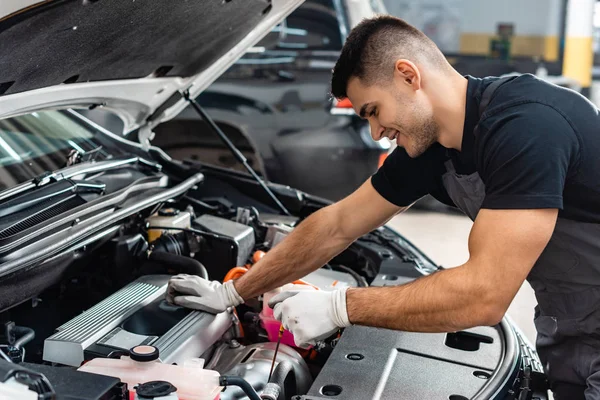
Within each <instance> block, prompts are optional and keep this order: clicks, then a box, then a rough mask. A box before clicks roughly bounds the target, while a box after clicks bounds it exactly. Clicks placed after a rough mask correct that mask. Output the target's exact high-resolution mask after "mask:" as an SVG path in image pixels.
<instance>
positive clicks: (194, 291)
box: [167, 274, 244, 314]
mask: <svg viewBox="0 0 600 400" xmlns="http://www.w3.org/2000/svg"><path fill="white" fill-rule="evenodd" d="M167 302H169V303H171V304H176V305H178V306H181V307H186V308H192V309H194V310H200V311H206V312H209V313H211V314H219V313H222V312H223V311H225V310H227V309H228V308H229V307H235V306H237V305H240V304H242V303H243V302H244V299H242V298H241V297H240V295H239V294H238V292H237V290H235V287H234V286H233V281H227V282H225V283H224V284H221V283H220V282H217V281H208V280H206V279H203V278H201V277H199V276H196V275H186V274H179V275H175V276H174V277H172V278H171V279H170V280H169V285H168V286H167Z"/></svg>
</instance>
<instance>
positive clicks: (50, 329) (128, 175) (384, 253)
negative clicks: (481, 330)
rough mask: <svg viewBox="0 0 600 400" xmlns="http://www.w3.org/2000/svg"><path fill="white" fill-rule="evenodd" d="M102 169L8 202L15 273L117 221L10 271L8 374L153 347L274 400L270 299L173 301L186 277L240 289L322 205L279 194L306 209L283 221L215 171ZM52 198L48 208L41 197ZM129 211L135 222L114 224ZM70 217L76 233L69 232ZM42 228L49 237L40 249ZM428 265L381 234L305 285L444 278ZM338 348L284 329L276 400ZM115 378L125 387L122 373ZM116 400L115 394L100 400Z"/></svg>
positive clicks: (301, 387) (295, 389)
mask: <svg viewBox="0 0 600 400" xmlns="http://www.w3.org/2000/svg"><path fill="white" fill-rule="evenodd" d="M99 170H100V169H99V168H98V167H96V168H95V171H93V172H92V173H89V172H86V171H81V170H80V171H78V175H77V176H76V177H75V176H74V177H69V179H62V180H57V181H52V180H51V179H48V182H49V184H48V185H45V186H43V187H41V188H39V189H36V190H34V191H28V192H25V193H24V194H17V195H15V196H12V197H9V198H8V199H7V200H5V201H4V202H3V203H1V204H0V212H2V210H8V211H5V214H6V215H8V216H9V217H10V218H5V219H4V221H3V222H4V223H3V224H2V226H3V231H2V232H3V233H5V234H4V235H2V239H3V242H2V243H0V253H1V252H2V248H3V247H5V248H7V249H11V251H10V254H8V255H6V256H5V258H4V261H5V262H4V263H3V265H6V264H7V263H10V262H13V263H15V262H16V261H15V258H14V253H15V252H19V251H20V252H22V253H23V254H26V256H25V257H23V258H20V259H19V261H23V260H24V259H26V260H29V259H31V260H33V258H31V254H33V253H35V251H36V250H35V248H34V247H33V246H38V245H39V243H40V240H46V241H50V240H51V239H52V242H55V241H56V240H57V239H56V238H57V237H60V236H61V235H65V232H66V231H68V230H69V229H76V228H78V227H79V226H82V225H84V224H85V223H86V222H88V221H94V220H96V219H98V218H104V220H105V221H108V220H107V219H106V218H107V217H111V216H113V220H112V221H113V222H112V223H105V224H104V225H103V226H102V227H101V229H99V230H98V231H97V233H96V234H95V235H91V233H94V232H91V233H90V235H91V237H90V238H88V239H87V240H84V241H79V242H78V243H77V244H76V245H72V246H68V245H67V246H63V249H64V250H62V251H61V252H55V253H54V254H52V255H48V256H47V257H46V258H44V259H43V260H42V261H41V262H40V261H37V260H36V261H31V262H29V264H26V263H23V264H21V265H19V266H18V267H17V266H15V267H12V269H11V270H9V271H8V272H7V271H5V273H4V274H3V282H4V283H3V287H4V288H5V289H6V290H5V291H4V295H2V296H0V297H2V299H0V304H2V305H3V309H4V310H3V311H2V313H1V314H0V319H1V322H2V329H1V330H2V332H1V333H2V334H1V335H0V337H1V339H0V340H1V342H0V343H1V344H0V356H1V357H2V358H3V359H4V361H6V362H10V363H11V367H12V368H17V369H18V368H21V367H22V368H25V369H28V370H29V371H30V372H31V371H33V372H31V373H32V376H34V375H35V373H39V374H44V375H48V374H49V375H54V373H55V372H56V371H60V372H66V371H69V373H70V374H73V373H75V372H80V371H78V369H82V370H84V371H85V369H86V367H87V366H89V365H92V364H91V362H92V361H94V360H98V359H105V360H119V359H120V358H123V359H128V360H129V361H131V359H130V358H129V357H130V356H131V351H132V350H131V349H133V348H138V347H140V346H142V347H144V346H146V347H148V346H150V347H152V348H153V349H156V351H157V352H158V354H159V359H160V362H161V363H162V364H163V365H172V366H182V368H185V367H184V366H185V365H187V364H188V363H189V362H190V360H195V361H196V362H197V363H198V362H199V363H200V364H202V365H204V370H207V371H208V370H210V371H216V372H218V373H219V374H220V375H221V376H234V377H238V378H241V379H243V380H244V381H245V382H248V383H249V384H250V386H251V387H252V388H253V389H254V390H255V391H256V392H258V393H260V392H262V391H265V389H266V386H267V384H268V383H269V382H268V381H269V375H270V374H273V371H271V364H272V360H273V357H274V355H275V352H276V350H275V347H276V346H277V343H276V342H277V341H278V339H279V328H280V323H279V322H278V321H277V320H275V319H274V317H273V313H272V310H271V309H270V308H269V307H268V305H267V301H266V300H265V299H264V298H263V296H260V297H259V298H255V299H250V300H248V301H246V303H245V304H243V305H240V306H238V307H237V308H236V309H235V310H233V309H232V310H229V311H228V312H224V313H221V314H217V315H213V314H209V313H205V312H201V311H195V310H189V309H185V308H182V307H179V306H174V305H172V304H169V303H167V302H166V300H165V293H166V288H167V284H168V280H169V278H170V277H171V276H173V275H176V274H181V273H183V274H190V275H198V276H201V277H203V278H206V279H210V280H217V281H220V282H225V281H228V280H231V279H237V278H239V277H240V276H242V275H243V274H244V273H245V272H247V271H248V270H249V269H250V268H252V267H253V265H254V264H255V263H256V262H258V261H259V260H260V259H261V257H262V256H264V255H265V254H266V252H268V251H269V250H270V249H272V248H273V247H275V246H276V245H277V244H278V243H279V242H281V240H283V239H284V238H285V237H286V236H287V235H288V234H289V233H290V232H291V231H292V230H293V229H294V227H295V226H296V225H297V224H298V223H299V222H300V221H301V220H302V218H303V217H306V216H307V215H309V214H310V213H311V212H313V211H314V210H316V209H317V207H315V206H314V205H311V204H310V201H307V200H306V199H299V195H298V194H296V193H294V192H293V191H290V190H289V188H287V189H286V188H282V190H283V191H285V190H288V193H291V194H293V195H295V198H294V196H290V197H291V198H292V199H293V200H295V201H296V202H297V203H298V204H299V205H300V206H302V207H304V210H303V211H302V210H301V209H300V208H298V206H297V207H296V210H297V211H300V212H297V215H299V216H286V215H281V214H280V213H278V212H277V210H274V209H272V208H270V207H269V206H268V205H265V202H264V201H261V200H260V196H256V193H255V192H253V190H254V189H253V188H252V182H248V181H247V180H244V178H243V177H241V176H240V177H236V176H231V175H227V174H224V173H223V172H222V171H219V170H213V171H211V170H210V169H208V170H203V171H202V173H200V172H199V171H197V170H195V171H187V174H186V175H187V176H188V178H187V179H181V180H180V181H179V182H180V183H177V181H176V182H175V183H170V180H169V179H168V178H167V175H166V174H164V173H162V172H161V171H160V168H158V167H157V166H156V165H153V164H152V163H149V162H140V161H139V159H137V161H136V160H134V161H133V162H132V163H116V164H115V165H111V166H110V168H108V169H107V170H105V171H102V172H99ZM190 181H192V183H188V184H187V185H186V182H190ZM182 186H183V188H182V190H178V191H175V189H177V188H181V187H182ZM244 188H246V189H244ZM42 192H43V194H44V196H45V197H44V198H45V200H44V201H43V202H42V201H39V200H38V197H39V196H40V195H41V194H42ZM258 193H260V192H258ZM169 194H172V195H171V196H169ZM257 197H258V200H257ZM282 197H284V196H282ZM115 199H119V200H118V202H115ZM149 199H150V200H149ZM111 201H112V203H111ZM23 204H25V206H23ZM288 204H289V200H288ZM292 206H293V204H292ZM15 207H17V208H18V210H16V211H17V212H14V211H15ZM123 209H128V210H132V211H133V212H130V213H128V214H126V215H125V214H122V215H123V216H122V217H121V218H118V219H114V215H115V214H117V213H119V212H121V213H122V211H123ZM9 211H12V212H11V213H10V215H9ZM73 215H76V216H77V217H78V220H77V222H76V224H73V223H72V222H71V223H70V222H69V221H72V220H73V218H72V217H73ZM38 216H39V217H38ZM43 216H45V219H43V218H40V217H43ZM43 231H45V232H46V235H45V236H44V238H42V239H39V240H33V237H34V236H35V235H36V234H40V235H41V234H42V232H43ZM390 244H391V246H390ZM394 246H395V247H394ZM390 248H391V250H390ZM45 250H47V247H46V248H41V249H40V250H39V251H45ZM7 253H9V252H7ZM40 254H41V253H40ZM0 256H1V255H0ZM38 260H39V259H38ZM428 263H430V262H429V261H428V260H427V259H426V258H424V257H419V254H418V253H414V254H413V253H411V251H410V247H408V246H407V247H406V248H403V247H402V243H401V241H400V240H399V239H398V238H393V237H391V236H390V235H389V233H386V232H384V231H383V230H380V231H376V232H373V233H371V234H369V235H366V236H365V237H364V238H362V239H361V240H359V241H357V242H356V243H355V244H353V245H352V246H351V247H349V248H348V249H347V250H346V251H344V252H343V253H342V254H340V255H339V256H338V257H336V258H335V259H333V260H332V261H331V262H330V263H329V264H327V265H325V266H323V268H321V269H319V270H317V271H315V272H313V273H311V274H309V275H307V276H306V277H304V278H303V279H302V280H301V281H300V282H296V283H300V284H305V285H310V286H312V287H314V288H318V289H319V290H333V289H334V288H339V287H342V286H352V287H356V286H368V285H371V284H375V285H377V284H379V285H381V284H398V283H401V282H405V281H406V280H409V279H414V278H416V277H418V276H421V275H422V274H425V273H429V272H432V271H434V270H435V269H436V267H435V266H434V265H433V264H432V263H430V264H428ZM392 265H393V267H392ZM399 266H400V269H399ZM0 267H1V266H0ZM399 272H402V273H399ZM32 277H33V278H34V279H31V278H32ZM32 282H35V283H33V284H32ZM30 294H31V295H30ZM338 341H339V335H338V336H337V337H333V338H330V339H328V340H325V341H323V342H321V343H319V346H317V347H314V348H311V349H309V350H305V349H300V348H297V347H296V346H295V343H294V341H293V337H292V336H291V334H290V333H289V332H287V331H285V332H283V335H282V337H281V345H280V346H279V348H278V349H277V356H276V358H275V361H276V362H275V365H274V366H275V367H277V368H276V370H275V373H274V378H273V379H275V380H276V383H275V386H276V387H277V388H278V389H277V390H278V392H279V393H280V395H277V397H276V398H290V397H291V396H292V395H303V394H306V393H307V392H308V390H309V389H310V387H311V385H312V382H313V380H314V378H315V377H316V376H317V375H318V373H319V371H320V369H321V368H322V367H323V366H324V365H325V362H326V360H327V358H328V357H329V355H330V354H331V352H332V350H333V348H334V347H335V345H336V343H337V342H338ZM131 357H133V356H131ZM278 366H280V367H278ZM5 367H6V366H5ZM52 368H56V370H52ZM90 368H91V367H90ZM9 370H10V368H9ZM36 371H37V372H36ZM108 374H109V375H110V371H109V372H108ZM7 375H10V374H8V373H7ZM59 375H60V373H59ZM112 375H113V376H117V377H119V376H121V375H119V373H118V372H117V371H114V373H113V374H112ZM21 376H23V373H21ZM121 377H122V376H121ZM32 379H34V378H32ZM121 381H122V382H121V383H119V385H114V386H113V387H111V389H110V390H107V387H106V385H104V386H103V385H100V387H101V389H100V391H104V392H105V393H104V394H102V393H91V392H88V393H87V394H86V395H88V396H90V397H89V398H98V399H100V398H111V399H112V398H115V399H118V398H120V397H118V396H120V395H121V394H122V393H125V392H126V389H125V388H124V387H123V382H124V381H125V379H121ZM136 383H137V384H140V383H144V382H142V381H136ZM217 384H221V385H222V382H221V383H218V382H217ZM40 385H41V384H40ZM41 386H43V385H41ZM109 386H110V385H109ZM130 386H131V385H130ZM271 386H273V385H271ZM26 387H27V384H24V385H23V389H25V388H26ZM219 387H221V386H219ZM55 389H56V388H55ZM64 390H67V389H64ZM68 390H72V389H68ZM68 390H67V391H68ZM129 390H134V389H133V388H132V387H130V388H129ZM179 392H180V391H178V393H179ZM106 393H113V394H114V393H119V394H118V395H113V397H103V396H107V395H106ZM198 395H199V394H198ZM73 396H75V397H74V398H84V397H81V396H82V394H76V395H75V394H73ZM77 396H80V397H77ZM115 396H116V397H115ZM199 396H200V395H199ZM246 396H247V394H246V393H245V392H244V390H243V388H241V387H237V386H229V387H227V389H226V390H224V391H223V392H221V393H220V398H221V399H241V398H247V397H246ZM85 398H88V397H85ZM180 398H186V397H180ZM189 398H204V397H189Z"/></svg>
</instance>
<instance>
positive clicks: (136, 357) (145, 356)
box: [129, 346, 158, 362]
mask: <svg viewBox="0 0 600 400" xmlns="http://www.w3.org/2000/svg"><path fill="white" fill-rule="evenodd" d="M129 357H130V358H131V359H132V360H133V361H140V362H148V361H154V360H158V349H157V348H156V347H154V346H135V347H133V348H132V349H131V350H129Z"/></svg>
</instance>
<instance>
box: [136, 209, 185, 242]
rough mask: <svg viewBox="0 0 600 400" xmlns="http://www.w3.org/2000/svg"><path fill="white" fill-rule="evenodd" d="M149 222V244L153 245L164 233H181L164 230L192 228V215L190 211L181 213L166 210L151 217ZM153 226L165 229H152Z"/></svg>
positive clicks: (175, 210) (174, 210)
mask: <svg viewBox="0 0 600 400" xmlns="http://www.w3.org/2000/svg"><path fill="white" fill-rule="evenodd" d="M146 222H148V242H150V243H152V242H154V241H155V240H156V239H158V238H159V237H160V235H162V234H163V233H178V232H180V231H178V230H173V231H170V230H168V229H163V228H185V229H189V228H190V227H191V226H192V215H191V214H190V213H189V211H179V210H177V209H176V208H164V209H162V210H160V211H159V212H158V213H156V214H154V215H151V216H150V217H148V219H147V220H146ZM153 226H160V227H163V228H161V229H151V228H152V227H153Z"/></svg>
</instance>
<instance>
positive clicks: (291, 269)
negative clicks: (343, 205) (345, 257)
mask: <svg viewBox="0 0 600 400" xmlns="http://www.w3.org/2000/svg"><path fill="white" fill-rule="evenodd" d="M330 212H331V210H328V209H327V208H324V209H322V210H320V211H318V212H316V213H314V214H313V215H311V216H310V217H308V218H307V219H306V220H305V221H304V222H302V223H301V224H300V225H299V226H298V227H297V228H296V229H294V231H293V232H292V233H291V234H290V235H289V236H288V237H287V238H286V239H284V240H283V241H282V242H281V243H280V244H279V245H278V246H276V247H275V248H274V249H272V250H270V251H269V252H268V253H267V254H266V255H265V256H264V257H263V258H262V259H261V260H260V261H259V262H258V263H256V265H254V266H253V267H252V269H251V270H250V271H248V272H247V273H246V274H245V275H244V276H242V277H241V278H240V279H238V280H237V281H236V282H235V288H236V290H237V291H238V293H239V295H240V296H241V297H242V298H244V299H249V298H252V297H256V296H258V295H260V294H263V293H264V292H266V291H269V290H272V289H275V288H277V287H280V286H282V285H284V284H286V283H289V282H292V281H294V280H296V279H299V278H302V277H304V276H306V275H307V274H308V273H310V272H312V271H314V270H316V269H318V268H320V267H321V266H323V265H324V264H325V263H327V262H328V261H329V260H330V259H332V258H333V257H334V256H336V255H337V254H338V253H340V252H341V251H342V250H344V249H345V248H346V247H348V246H349V245H350V243H351V242H352V240H353V239H352V238H345V237H343V236H341V235H339V234H338V232H337V229H336V226H337V225H336V224H337V221H335V217H332V216H331V215H330Z"/></svg>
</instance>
